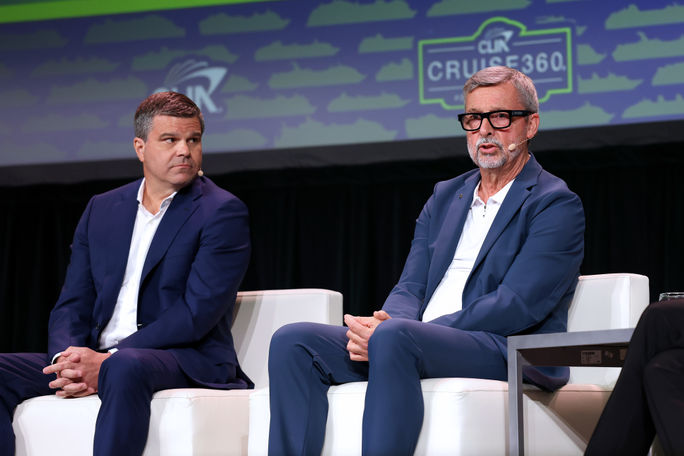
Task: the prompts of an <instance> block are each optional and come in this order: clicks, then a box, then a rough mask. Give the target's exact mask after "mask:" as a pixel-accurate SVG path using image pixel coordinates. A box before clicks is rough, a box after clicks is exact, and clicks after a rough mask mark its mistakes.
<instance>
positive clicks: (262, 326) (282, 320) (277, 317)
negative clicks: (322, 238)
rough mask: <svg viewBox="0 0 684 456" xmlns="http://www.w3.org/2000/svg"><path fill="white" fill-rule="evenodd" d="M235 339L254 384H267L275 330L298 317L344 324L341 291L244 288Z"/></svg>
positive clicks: (239, 299) (236, 313)
mask: <svg viewBox="0 0 684 456" xmlns="http://www.w3.org/2000/svg"><path fill="white" fill-rule="evenodd" d="M233 315H234V316H233V326H232V329H231V332H232V333H233V340H234V342H235V351H236V352H237V357H238V361H239V362H240V367H242V370H243V371H244V372H245V373H246V374H247V375H248V376H249V378H250V379H252V381H253V382H254V387H255V388H261V387H265V386H268V349H269V345H270V343H271V336H272V335H273V333H274V332H275V331H276V330H277V329H278V328H280V327H281V326H283V325H286V324H288V323H295V322H299V321H309V322H315V323H327V324H332V325H342V294H340V293H338V292H337V291H330V290H323V289H316V288H302V289H291V290H264V291H242V292H239V293H238V296H237V300H236V302H235V309H234V311H233Z"/></svg>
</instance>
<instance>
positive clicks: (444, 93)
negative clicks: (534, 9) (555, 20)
mask: <svg viewBox="0 0 684 456" xmlns="http://www.w3.org/2000/svg"><path fill="white" fill-rule="evenodd" d="M418 61H419V64H418V67H419V84H420V87H419V90H420V102H421V104H430V103H438V104H440V105H441V106H442V107H443V108H444V109H462V108H463V103H464V100H463V94H462V89H463V84H464V83H465V82H466V81H467V80H468V78H469V77H470V76H472V75H473V74H474V73H476V72H477V71H479V70H481V69H483V68H486V67H489V66H494V65H506V66H509V67H512V68H515V69H517V70H520V71H522V72H523V73H525V74H526V75H528V76H529V77H530V78H532V80H533V81H534V83H535V86H536V87H537V92H538V95H539V101H540V102H543V101H546V100H547V99H548V98H549V97H550V96H551V95H553V94H559V93H569V92H571V91H572V30H571V28H570V27H559V28H553V29H545V30H533V31H529V30H527V27H525V26H524V25H523V24H522V23H520V22H518V21H514V20H511V19H507V18H505V17H494V18H491V19H489V20H487V21H485V22H484V23H482V25H480V27H479V28H478V30H477V31H476V32H475V33H474V34H473V35H471V36H465V37H454V38H440V39H429V40H421V41H419V43H418Z"/></svg>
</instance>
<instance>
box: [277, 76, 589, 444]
mask: <svg viewBox="0 0 684 456" xmlns="http://www.w3.org/2000/svg"><path fill="white" fill-rule="evenodd" d="M464 94H465V110H466V112H465V113H463V114H461V115H459V120H460V122H461V125H462V127H463V128H464V129H465V130H466V131H467V133H466V135H467V144H468V152H469V153H470V157H471V158H472V160H473V162H474V163H475V164H476V165H477V166H478V169H476V170H473V171H470V172H467V173H465V174H463V175H461V176H458V177H456V178H454V179H451V180H448V181H445V182H440V183H438V184H437V185H436V186H435V190H434V193H433V195H432V196H431V197H430V199H429V200H428V202H427V203H426V204H425V207H424V208H423V211H422V212H421V214H420V216H419V217H418V220H417V223H416V229H415V236H414V238H413V241H412V243H411V250H410V252H409V255H408V258H407V260H406V264H405V266H404V270H403V272H402V275H401V277H400V279H399V282H398V283H397V285H396V286H395V287H394V289H393V290H392V291H391V293H390V295H389V296H388V297H387V300H386V301H385V304H384V305H383V307H382V310H379V311H376V312H375V313H374V314H373V316H370V317H358V316H351V315H345V323H346V324H347V326H348V329H347V328H343V327H336V326H327V325H320V324H314V323H298V324H293V325H288V326H285V327H283V328H281V329H280V330H278V332H277V333H276V334H275V335H274V336H273V339H272V341H271V349H270V350H271V351H270V355H269V377H270V378H271V380H272V381H271V384H270V407H271V425H270V437H269V453H270V454H272V455H291V454H306V455H309V454H312V455H313V454H320V452H321V449H322V447H323V441H324V435H325V427H326V416H327V409H328V402H327V397H326V394H327V391H328V388H329V386H330V385H333V384H340V383H346V382H353V381H364V380H367V381H368V387H367V390H366V401H365V408H364V415H363V435H362V447H363V448H362V450H363V453H364V454H368V455H383V454H386V455H394V456H396V455H401V454H412V453H413V451H414V450H415V448H416V444H417V441H418V435H419V433H420V429H421V425H422V420H423V397H422V394H421V387H420V379H422V378H434V377H475V378H487V379H496V380H506V377H507V362H506V352H507V346H506V337H507V336H510V335H514V334H532V333H548V332H558V331H565V330H566V327H567V310H568V304H569V302H570V299H571V298H572V295H573V292H574V290H575V286H576V284H577V277H578V275H579V267H580V263H581V262H582V256H583V253H584V211H583V209H582V204H581V202H580V200H579V198H578V197H577V195H575V194H574V193H572V192H571V191H570V190H568V188H567V186H566V185H565V183H564V182H563V181H562V180H560V179H559V178H557V177H555V176H553V175H551V174H549V173H548V172H546V171H544V170H543V169H542V168H541V166H540V165H539V164H538V163H537V161H536V160H535V158H534V157H533V156H532V155H531V154H530V153H529V152H528V147H527V145H528V142H529V140H530V139H532V138H533V137H534V136H535V134H536V133H537V128H538V127H539V114H538V101H537V93H536V90H535V88H534V85H533V83H532V81H531V80H530V79H529V78H528V77H527V76H525V75H523V74H522V73H520V72H519V71H516V70H514V69H511V68H507V67H492V68H486V69H483V70H481V71H479V72H477V73H476V74H474V75H473V76H472V77H471V78H470V79H469V80H468V81H467V82H466V84H465V87H464ZM524 374H525V380H526V381H527V382H530V383H533V384H535V385H538V386H540V387H542V388H544V389H546V390H554V389H556V388H559V387H560V386H562V385H563V384H564V383H565V382H567V379H568V369H567V368H556V367H553V368H530V369H526V370H525V372H524Z"/></svg>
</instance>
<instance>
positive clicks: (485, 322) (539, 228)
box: [383, 156, 584, 389]
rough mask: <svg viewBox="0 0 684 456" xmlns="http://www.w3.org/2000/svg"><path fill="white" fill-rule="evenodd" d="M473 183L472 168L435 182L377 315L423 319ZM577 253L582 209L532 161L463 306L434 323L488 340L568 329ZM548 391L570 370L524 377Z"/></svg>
mask: <svg viewBox="0 0 684 456" xmlns="http://www.w3.org/2000/svg"><path fill="white" fill-rule="evenodd" d="M479 181H480V172H479V169H475V170H473V171H470V172H468V173H465V174H463V175H461V176H459V177H456V178H454V179H451V180H448V181H444V182H440V183H438V184H437V185H436V186H435V190H434V193H433V195H432V196H431V197H430V199H429V200H428V202H427V203H426V204H425V207H424V208H423V210H422V212H421V214H420V216H419V218H418V220H417V223H416V230H415V236H414V239H413V241H412V244H411V251H410V253H409V256H408V259H407V260H406V264H405V266H404V270H403V272H402V275H401V278H400V279H399V282H398V284H397V285H396V286H395V287H394V289H393V290H392V292H391V293H390V295H389V296H388V298H387V300H386V301H385V304H384V306H383V309H384V310H385V311H387V313H389V314H390V315H391V316H392V317H403V318H410V319H414V320H417V319H420V318H421V317H422V315H423V312H424V310H425V306H426V305H427V303H428V302H429V301H430V298H431V297H432V294H433V293H434V291H435V289H436V288H437V285H439V283H440V281H441V280H442V277H443V276H444V273H445V272H446V270H447V268H448V267H449V264H450V263H451V261H452V259H453V257H454V252H455V251H456V246H457V244H458V240H459V237H460V233H461V231H462V229H463V225H464V223H465V219H466V216H467V214H468V211H469V208H470V204H471V202H472V195H473V191H474V190H475V187H476V186H477V183H478V182H479ZM583 255H584V210H583V208H582V203H581V201H580V199H579V198H578V197H577V195H575V194H574V193H572V192H571V191H570V190H569V189H568V187H567V186H566V184H565V182H563V181H562V180H561V179H559V178H557V177H555V176H553V175H551V174H549V173H548V172H546V171H544V170H543V169H542V168H541V166H540V165H539V163H537V161H536V160H535V158H534V156H531V157H530V159H529V161H528V162H527V163H526V164H525V167H524V168H523V170H522V171H521V172H520V174H519V175H518V176H517V178H516V179H515V181H514V182H513V185H512V186H511V188H510V190H509V192H508V194H507V195H506V198H505V200H504V202H503V205H502V206H501V208H500V209H499V212H498V213H497V215H496V218H495V219H494V222H493V224H492V226H491V228H490V230H489V233H488V234H487V237H486V238H485V240H484V243H483V245H482V249H481V250H480V253H479V255H478V257H477V259H476V260H475V264H474V266H473V270H472V271H471V273H470V276H469V277H468V280H467V282H466V284H465V289H464V290H463V297H462V298H463V299H462V302H463V308H462V310H460V311H458V312H454V313H452V314H449V315H444V316H442V317H439V318H437V319H435V320H432V323H437V324H442V325H446V326H450V327H454V328H459V329H463V330H467V331H478V332H480V333H478V334H476V335H475V336H476V337H487V338H492V339H493V340H494V341H495V342H496V344H497V345H498V347H499V349H500V351H501V353H502V355H503V356H504V357H506V356H507V346H506V336H510V335H515V334H532V333H547V332H559V331H566V330H567V313H568V304H569V303H570V300H571V299H572V295H573V293H574V290H575V286H576V285H577V277H578V276H579V267H580V264H581V263H582V257H583ZM525 375H526V379H527V380H528V381H531V382H532V383H535V384H537V385H539V386H542V387H544V388H546V389H556V388H558V387H560V386H562V385H563V384H565V382H567V376H568V369H567V368H540V369H526V370H525Z"/></svg>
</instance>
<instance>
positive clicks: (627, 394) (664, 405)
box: [586, 300, 684, 456]
mask: <svg viewBox="0 0 684 456" xmlns="http://www.w3.org/2000/svg"><path fill="white" fill-rule="evenodd" d="M683 430H684V300H672V301H662V302H655V303H653V304H651V305H650V306H648V307H647V308H646V310H645V311H644V313H643V314H642V316H641V318H640V319H639V323H638V324H637V326H636V328H635V330H634V334H633V335H632V339H631V340H630V342H629V349H628V350H627V357H626V359H625V364H624V366H623V368H622V371H621V372H620V376H619V377H618V381H617V383H616V384H615V388H614V389H613V393H612V394H611V396H610V399H609V400H608V403H607V404H606V407H605V409H604V410H603V413H602V414H601V418H600V419H599V422H598V424H597V425H596V429H595V430H594V434H593V435H592V437H591V440H590V441H589V445H588V446H587V450H586V454H587V455H601V456H603V455H608V456H610V455H645V454H646V453H647V452H648V449H649V447H650V445H651V443H652V442H653V437H654V435H655V434H656V433H657V434H658V439H659V440H660V443H661V445H662V447H663V450H664V451H665V452H666V453H667V454H684V432H683Z"/></svg>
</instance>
